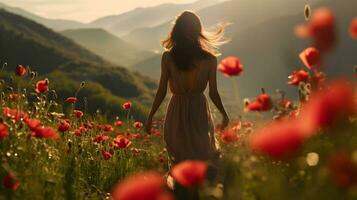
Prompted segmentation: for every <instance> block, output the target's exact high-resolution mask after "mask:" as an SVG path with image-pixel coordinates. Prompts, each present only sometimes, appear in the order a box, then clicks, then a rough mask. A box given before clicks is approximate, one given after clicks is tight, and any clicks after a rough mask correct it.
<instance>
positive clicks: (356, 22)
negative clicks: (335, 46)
mask: <svg viewBox="0 0 357 200" xmlns="http://www.w3.org/2000/svg"><path fill="white" fill-rule="evenodd" d="M349 31H350V35H351V37H352V38H353V39H356V40H357V17H355V18H354V19H353V20H352V23H351V25H350V30H349Z"/></svg>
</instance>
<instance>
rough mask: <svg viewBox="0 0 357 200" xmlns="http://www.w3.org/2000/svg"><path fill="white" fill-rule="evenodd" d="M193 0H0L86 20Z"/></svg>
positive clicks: (42, 13)
mask: <svg viewBox="0 0 357 200" xmlns="http://www.w3.org/2000/svg"><path fill="white" fill-rule="evenodd" d="M194 1H195V0H0V2H1V3H5V4H7V5H9V6H15V7H21V8H23V9H25V10H27V11H30V12H32V13H35V14H37V15H40V16H43V17H47V18H61V19H72V20H77V21H82V22H88V21H91V20H94V19H97V18H98V17H101V16H106V15H110V14H119V13H122V12H125V11H129V10H132V9H134V8H136V7H139V6H143V7H146V6H154V5H158V4H162V3H169V2H173V3H189V2H194Z"/></svg>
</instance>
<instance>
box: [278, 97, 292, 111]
mask: <svg viewBox="0 0 357 200" xmlns="http://www.w3.org/2000/svg"><path fill="white" fill-rule="evenodd" d="M291 105H292V102H291V101H289V100H287V99H282V100H281V101H280V102H279V106H280V107H282V108H285V109H287V108H289V107H290V106H291Z"/></svg>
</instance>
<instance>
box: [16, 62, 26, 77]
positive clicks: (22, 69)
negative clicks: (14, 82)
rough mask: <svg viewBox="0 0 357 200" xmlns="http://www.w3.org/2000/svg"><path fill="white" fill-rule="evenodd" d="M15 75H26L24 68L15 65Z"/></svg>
mask: <svg viewBox="0 0 357 200" xmlns="http://www.w3.org/2000/svg"><path fill="white" fill-rule="evenodd" d="M16 75H18V76H25V75H26V68H25V67H24V66H22V65H17V67H16Z"/></svg>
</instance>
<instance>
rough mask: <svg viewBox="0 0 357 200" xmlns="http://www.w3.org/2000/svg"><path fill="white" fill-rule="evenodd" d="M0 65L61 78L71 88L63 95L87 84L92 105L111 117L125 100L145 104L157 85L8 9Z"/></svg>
mask: <svg viewBox="0 0 357 200" xmlns="http://www.w3.org/2000/svg"><path fill="white" fill-rule="evenodd" d="M0 62H2V63H3V62H7V63H8V64H9V66H10V68H9V70H13V67H14V66H16V65H17V64H19V63H21V64H23V65H29V66H31V68H32V69H33V70H35V71H37V72H38V73H39V74H40V75H41V76H43V77H45V76H46V77H61V78H62V79H63V82H66V83H67V85H68V87H60V88H61V90H63V91H60V93H62V94H67V95H70V94H72V95H73V94H74V92H75V90H76V87H75V86H78V85H79V82H81V81H86V82H88V84H89V85H92V87H93V88H92V89H91V88H87V89H88V90H90V91H89V92H88V93H91V94H93V95H90V96H88V103H89V104H93V105H92V106H93V108H96V109H97V108H98V109H101V110H104V111H105V112H107V111H108V112H109V113H111V114H117V113H115V112H117V111H118V110H120V105H119V104H120V102H124V100H125V99H131V100H133V101H135V102H136V101H140V102H143V103H144V104H145V102H148V101H149V100H150V99H151V98H152V96H153V91H152V90H153V88H154V87H155V86H156V83H155V82H154V81H151V80H150V79H148V78H146V77H143V76H141V75H139V74H137V73H132V72H129V71H128V70H127V69H125V68H123V67H120V66H115V65H112V64H111V63H109V62H107V61H105V60H103V59H102V58H101V57H99V56H97V55H95V54H93V53H92V52H90V51H88V50H86V49H84V48H82V47H81V46H79V45H77V44H76V43H74V42H73V41H72V40H70V39H67V38H65V37H63V36H62V35H60V34H58V33H55V32H53V31H51V30H50V29H47V28H46V27H44V26H42V25H40V24H37V23H36V22H33V21H31V20H28V19H26V18H23V17H21V16H18V15H15V14H12V13H9V12H7V11H5V10H0ZM54 74H57V75H54ZM143 80H145V81H143ZM55 82H56V81H55ZM94 94H95V95H94ZM101 94H103V95H101ZM61 97H62V98H65V97H66V96H61ZM124 98H125V99H124ZM109 100H110V101H111V103H113V102H114V100H116V101H117V106H118V107H117V108H118V109H116V110H113V109H108V105H111V104H110V103H109V102H108V101H109ZM136 103H137V109H136V110H135V111H134V112H135V113H136V115H137V116H139V117H141V118H143V116H144V113H145V112H146V110H145V109H146V108H145V106H142V105H141V103H138V102H136Z"/></svg>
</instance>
